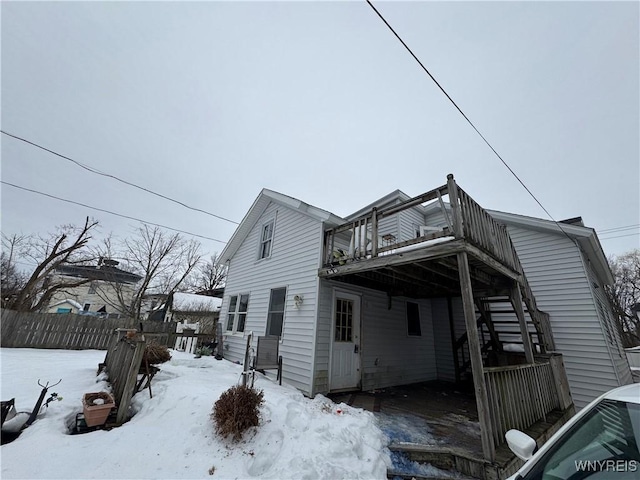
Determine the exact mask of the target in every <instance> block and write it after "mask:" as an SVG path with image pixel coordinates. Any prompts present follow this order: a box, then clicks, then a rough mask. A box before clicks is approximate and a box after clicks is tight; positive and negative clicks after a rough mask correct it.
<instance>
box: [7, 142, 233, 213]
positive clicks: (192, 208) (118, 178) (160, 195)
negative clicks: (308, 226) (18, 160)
mask: <svg viewBox="0 0 640 480" xmlns="http://www.w3.org/2000/svg"><path fill="white" fill-rule="evenodd" d="M0 132H1V133H3V134H4V135H7V136H8V137H11V138H15V139H16V140H20V141H21V142H24V143H27V144H29V145H32V146H34V147H36V148H39V149H41V150H44V151H45V152H49V153H51V154H53V155H56V156H57V157H60V158H62V159H64V160H67V161H69V162H71V163H73V164H74V165H77V166H78V167H80V168H83V169H85V170H87V171H89V172H91V173H95V174H96V175H102V176H103V177H108V178H111V179H113V180H116V181H118V182H121V183H124V184H125V185H129V186H130V187H134V188H137V189H139V190H142V191H144V192H147V193H150V194H151V195H155V196H156V197H160V198H164V199H165V200H169V201H170V202H173V203H177V204H178V205H181V206H183V207H185V208H188V209H189V210H194V211H196V212H200V213H204V214H206V215H209V216H211V217H215V218H217V219H220V220H224V221H225V222H229V223H233V224H235V225H239V222H236V221H234V220H229V219H228V218H225V217H221V216H220V215H216V214H215V213H211V212H207V211H206V210H202V209H201V208H196V207H191V206H189V205H187V204H186V203H183V202H181V201H180V200H176V199H174V198H171V197H167V196H166V195H163V194H161V193H157V192H154V191H153V190H149V189H148V188H145V187H141V186H140V185H137V184H135V183H132V182H129V181H127V180H123V179H122V178H120V177H117V176H116V175H112V174H110V173H104V172H101V171H100V170H96V169H95V168H93V167H90V166H88V165H85V164H84V163H81V162H78V161H77V160H74V159H73V158H69V157H67V156H65V155H62V154H60V153H58V152H55V151H53V150H50V149H48V148H46V147H43V146H42V145H38V144H37V143H35V142H32V141H30V140H27V139H26V138H22V137H19V136H17V135H14V134H12V133H8V132H5V131H4V130H0Z"/></svg>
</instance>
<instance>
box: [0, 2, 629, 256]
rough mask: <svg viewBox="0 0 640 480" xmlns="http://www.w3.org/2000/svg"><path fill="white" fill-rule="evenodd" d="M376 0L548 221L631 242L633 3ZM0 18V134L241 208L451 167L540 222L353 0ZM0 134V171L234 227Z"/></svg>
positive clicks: (339, 199) (116, 222) (32, 9)
mask: <svg viewBox="0 0 640 480" xmlns="http://www.w3.org/2000/svg"><path fill="white" fill-rule="evenodd" d="M375 4H376V6H377V7H378V8H379V10H380V11H381V13H382V14H383V15H384V16H385V17H386V18H387V20H388V21H389V22H390V23H391V25H393V26H394V27H395V29H396V30H397V32H398V33H399V34H400V35H401V36H402V37H403V39H404V40H405V41H406V42H407V43H408V45H409V46H410V47H411V48H412V49H413V50H414V52H415V53H416V55H417V56H418V57H419V58H420V59H421V60H422V61H423V63H424V64H425V65H426V66H427V68H429V69H430V71H431V72H432V73H433V75H434V76H435V77H436V78H437V79H438V80H439V82H440V83H441V84H442V85H443V86H444V88H445V89H446V90H447V91H448V92H449V94H450V95H451V96H452V97H453V98H454V99H455V100H456V102H457V103H458V105H459V106H460V107H461V108H462V109H463V110H464V111H465V113H466V114H467V115H468V116H469V117H470V119H471V120H472V121H473V122H474V123H475V124H476V126H477V127H478V128H479V129H480V130H481V131H482V132H483V134H484V135H485V136H486V137H487V139H488V140H489V141H490V142H491V143H492V144H493V146H494V147H495V148H496V149H497V150H498V152H499V153H500V154H501V155H502V156H503V158H504V159H505V160H506V161H507V162H508V163H509V164H510V165H511V167H512V168H513V169H514V170H515V171H516V173H517V174H518V175H519V176H520V177H521V179H522V180H523V181H524V182H525V183H526V185H527V186H528V187H529V188H530V189H531V190H532V191H533V192H534V194H535V195H536V196H537V197H538V199H539V200H540V201H541V202H542V204H543V205H544V206H545V207H546V208H547V210H549V211H550V212H551V214H552V215H553V216H554V217H555V219H556V220H561V219H565V218H569V217H574V216H578V215H580V216H582V217H583V219H584V221H585V223H586V224H587V225H589V226H592V227H594V228H596V229H598V230H599V231H601V230H602V231H603V233H602V234H601V236H600V238H601V242H602V245H603V247H604V249H605V253H607V254H612V253H613V254H620V253H623V252H625V251H628V250H630V249H632V248H637V247H638V243H639V240H640V237H639V233H640V228H639V226H638V224H640V197H639V195H640V194H639V191H640V188H639V184H640V166H639V157H640V155H639V130H640V126H639V103H640V101H639V84H640V82H639V57H640V54H639V47H638V44H639V41H638V39H639V28H638V25H639V4H638V2H619V3H614V2H602V3H595V2H567V3H559V2H540V3H538V2H496V3H486V2H471V3H466V2H464V3H463V2H410V3H405V2H375ZM1 17H2V65H1V66H2V72H1V73H2V129H3V130H5V131H7V132H10V133H12V134H15V135H18V136H21V137H24V138H26V139H28V140H30V141H33V142H36V143H38V144H41V145H43V146H45V147H47V148H49V149H51V150H54V151H56V152H59V153H61V154H63V155H66V156H68V157H71V158H73V159H74V160H77V161H79V162H82V163H83V164H86V165H88V166H91V167H93V168H95V169H98V170H100V171H103V172H105V173H109V174H113V175H116V176H119V177H121V178H123V179H125V180H127V181H130V182H133V183H137V184H139V185H141V186H144V187H146V188H149V189H152V190H155V191H157V192H159V193H162V194H164V195H168V196H171V197H174V198H176V199H178V200H180V201H182V202H184V203H187V204H189V205H191V206H194V207H198V208H201V209H204V210H207V211H209V212H212V213H214V214H217V215H220V216H223V217H226V218H229V219H232V220H235V221H240V220H241V219H242V217H243V215H244V214H245V213H246V211H247V210H248V208H249V207H250V205H251V203H252V202H253V201H254V199H255V197H256V196H257V195H258V193H259V192H260V190H261V189H262V188H263V187H267V188H270V189H273V190H276V191H279V192H282V193H285V194H287V195H290V196H293V197H296V198H299V199H301V200H303V201H305V202H307V203H310V204H312V205H315V206H317V207H320V208H324V209H326V210H329V211H331V212H333V213H335V214H337V215H342V216H344V215H347V214H349V213H351V212H353V211H355V210H358V209H359V208H361V207H363V206H365V205H367V204H369V203H370V202H372V201H373V200H375V199H376V198H379V197H381V196H383V195H385V194H387V193H389V192H390V191H392V190H395V189H397V188H399V189H401V190H403V191H404V192H405V193H407V194H409V195H418V194H420V193H423V192H425V191H428V190H431V189H432V188H435V187H437V186H440V185H442V184H444V183H445V181H446V175H447V174H448V173H453V174H454V175H455V177H456V180H457V181H458V183H459V185H461V186H462V188H464V189H465V190H466V191H467V192H468V193H469V194H470V195H471V196H472V197H474V198H475V199H476V200H477V201H478V202H479V203H480V204H481V205H482V206H484V207H485V208H490V209H496V210H503V211H509V212H513V213H519V214H524V215H531V216H537V217H541V218H545V214H544V212H543V211H542V210H541V209H540V207H539V206H538V205H537V204H536V203H535V201H534V200H533V199H532V198H531V197H530V196H529V195H528V194H527V192H526V191H525V190H524V189H523V188H522V187H521V186H520V185H519V184H518V182H517V181H516V179H515V178H514V177H513V176H512V175H511V174H510V173H509V172H508V171H507V169H506V168H505V167H504V166H503V165H502V164H501V163H500V161H499V160H498V159H497V158H496V157H495V156H494V154H493V153H492V152H491V151H490V149H489V148H488V147H487V146H486V145H485V144H484V143H483V142H482V140H481V139H480V138H479V137H478V135H477V134H476V133H475V132H474V131H473V130H472V129H471V127H470V126H469V125H468V124H467V123H466V122H465V121H464V119H463V118H462V117H461V116H460V114H459V113H458V112H457V111H456V110H455V109H454V107H453V106H452V105H451V104H450V103H449V102H448V100H447V99H446V98H445V97H444V95H443V94H442V93H441V92H440V91H439V90H438V89H437V87H436V86H435V85H434V84H433V83H432V82H431V80H430V79H429V78H428V77H427V76H426V75H425V73H424V72H423V71H422V70H421V69H420V67H419V66H418V65H417V63H416V62H415V61H414V60H413V59H412V58H411V57H410V56H409V54H408V53H407V52H406V51H405V50H404V48H403V47H402V46H401V45H400V43H399V42H398V41H397V40H396V39H395V38H394V37H393V36H392V34H391V33H390V32H389V30H388V29H387V28H386V27H385V25H384V24H383V23H382V22H381V20H380V19H379V18H378V17H377V16H376V15H375V13H374V12H373V11H372V9H371V8H370V7H369V6H368V5H367V3H366V2H364V1H357V2H332V3H322V2H291V3H275V2H251V3H248V2H224V3H222V2H199V3H185V2H176V3H155V2H154V3H146V2H145V3H128V2H108V3H93V2H91V3H89V2H74V3H55V2H45V3H30V2H29V3H23V2H3V3H2V7H1ZM1 137H2V138H1V139H0V140H1V142H2V172H1V173H2V180H3V181H5V182H11V183H14V184H17V185H20V186H22V187H26V188H30V189H34V190H38V191H41V192H45V193H48V194H51V195H55V196H59V197H62V198H66V199H69V200H73V201H77V202H82V203H86V204H88V205H91V206H95V207H98V208H103V209H108V210H111V211H114V212H117V213H120V214H123V215H128V216H132V217H137V218H141V219H144V220H147V221H150V222H155V223H160V224H164V225H167V226H171V227H174V228H177V229H181V230H186V231H189V232H193V233H197V234H200V235H203V236H206V237H211V238H215V239H219V240H222V241H226V240H228V239H229V238H230V236H231V234H232V233H233V231H234V229H235V225H234V224H233V223H229V222H226V221H222V220H218V219H216V218H213V217H211V216H207V215H204V214H202V213H198V212H195V211H191V210H188V209H185V208H183V207H180V206H177V205H175V204H172V203H170V202H167V201H165V200H162V199H160V198H158V197H154V196H152V195H149V194H147V193H145V192H142V191H139V190H136V189H133V188H131V187H128V186H126V185H123V184H121V183H118V182H115V181H113V180H111V179H108V178H105V177H101V176H98V175H95V174H92V173H89V172H87V171H85V170H82V169H81V168H79V167H78V166H76V165H73V164H72V163H70V162H68V161H65V160H63V159H61V158H59V157H56V156H54V155H51V154H50V153H46V152H44V151H42V150H38V149H36V148H34V147H32V146H29V145H27V144H24V143H22V142H19V141H17V140H14V139H12V138H9V137H7V136H5V135H2V136H1ZM1 213H2V218H1V222H2V231H3V232H4V233H7V234H12V233H20V232H22V233H32V232H47V231H51V230H53V228H54V226H55V225H59V224H64V223H76V224H78V223H81V222H82V221H83V219H84V217H85V216H86V215H90V216H92V217H95V218H97V219H99V220H100V222H101V224H102V231H103V232H104V233H108V232H113V233H114V234H116V235H118V236H126V235H127V234H129V233H130V232H131V230H132V229H133V228H135V227H136V222H135V221H131V220H126V219H123V218H119V217H115V216H112V215H109V214H106V213H101V212H97V211H93V210H90V209H87V208H84V207H79V206H74V205H70V204H66V203H63V202H59V201H57V200H52V199H48V198H45V197H42V196H39V195H36V194H33V193H29V192H25V191H21V190H17V189H15V188H13V187H11V186H6V185H2V205H1ZM622 227H629V228H622ZM616 228H620V229H619V230H610V229H616ZM612 237H618V238H612ZM200 240H201V241H202V243H203V246H204V249H205V251H207V252H210V253H213V252H214V251H218V252H219V251H221V250H222V248H223V247H224V244H223V243H219V242H215V241H211V240H203V239H200Z"/></svg>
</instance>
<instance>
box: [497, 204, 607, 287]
mask: <svg viewBox="0 0 640 480" xmlns="http://www.w3.org/2000/svg"><path fill="white" fill-rule="evenodd" d="M487 212H488V213H489V214H490V215H491V216H492V217H493V218H495V219H496V220H498V221H500V222H503V223H505V224H507V225H514V226H520V227H524V228H529V229H531V230H537V231H539V232H547V233H556V234H558V235H564V234H567V235H568V236H569V237H570V238H572V239H574V240H575V241H576V242H577V243H578V245H579V246H580V247H581V248H582V250H584V251H585V253H586V254H587V257H588V259H589V260H590V261H591V264H592V266H593V268H594V270H595V272H596V274H597V275H598V277H599V278H600V279H601V280H602V282H603V283H604V284H605V285H610V284H612V283H613V274H612V273H611V269H610V268H609V262H608V261H607V257H606V256H605V254H604V250H603V249H602V245H601V244H600V240H599V239H598V235H597V233H596V231H595V230H594V229H593V228H591V227H585V226H584V224H583V223H582V218H580V217H576V218H572V219H569V220H563V221H560V222H558V223H559V224H561V225H558V223H556V222H554V221H553V220H545V219H543V218H536V217H527V216H525V215H517V214H515V213H507V212H499V211H497V210H487ZM560 227H562V228H560Z"/></svg>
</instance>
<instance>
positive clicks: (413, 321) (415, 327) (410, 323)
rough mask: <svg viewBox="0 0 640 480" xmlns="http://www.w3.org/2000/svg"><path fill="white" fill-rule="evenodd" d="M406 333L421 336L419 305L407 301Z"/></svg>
mask: <svg viewBox="0 0 640 480" xmlns="http://www.w3.org/2000/svg"><path fill="white" fill-rule="evenodd" d="M407 335H409V336H411V337H421V336H422V330H421V329H420V306H419V305H418V304H417V303H414V302H407Z"/></svg>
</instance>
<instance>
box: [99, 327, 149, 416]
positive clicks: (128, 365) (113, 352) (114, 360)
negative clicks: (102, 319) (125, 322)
mask: <svg viewBox="0 0 640 480" xmlns="http://www.w3.org/2000/svg"><path fill="white" fill-rule="evenodd" d="M127 332H128V330H126V329H116V330H115V331H112V332H111V333H110V335H109V336H110V345H109V349H108V351H107V356H106V358H105V365H106V367H107V375H108V377H109V383H111V386H112V388H113V397H114V399H115V401H116V405H117V406H118V414H117V417H116V423H118V424H122V423H124V422H125V421H127V420H128V418H129V406H130V404H131V398H132V397H133V396H134V395H135V393H136V385H137V383H138V373H139V371H140V365H141V364H142V357H143V355H144V349H145V346H146V342H145V337H144V335H135V336H133V337H132V338H128V336H127Z"/></svg>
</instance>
